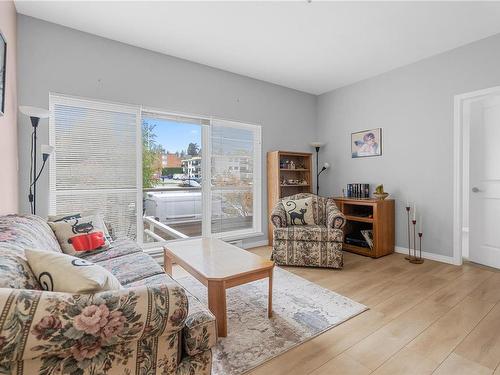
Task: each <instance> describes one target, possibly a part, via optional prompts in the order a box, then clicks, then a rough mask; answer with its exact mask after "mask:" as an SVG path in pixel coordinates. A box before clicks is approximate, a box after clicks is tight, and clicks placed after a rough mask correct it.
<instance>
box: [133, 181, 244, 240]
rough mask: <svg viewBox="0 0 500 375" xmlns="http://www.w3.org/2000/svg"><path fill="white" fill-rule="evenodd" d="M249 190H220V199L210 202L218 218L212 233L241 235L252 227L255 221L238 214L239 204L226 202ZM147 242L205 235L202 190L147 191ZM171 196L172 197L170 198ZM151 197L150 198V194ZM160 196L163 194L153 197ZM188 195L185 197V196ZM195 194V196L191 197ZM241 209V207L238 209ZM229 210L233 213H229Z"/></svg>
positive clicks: (145, 215)
mask: <svg viewBox="0 0 500 375" xmlns="http://www.w3.org/2000/svg"><path fill="white" fill-rule="evenodd" d="M249 189H251V187H249V186H240V187H234V186H233V187H229V186H228V187H217V189H216V190H214V191H213V192H214V193H215V195H214V197H218V198H216V199H215V200H213V201H212V202H211V204H212V210H213V212H215V213H216V214H215V215H214V216H213V217H212V221H211V227H212V232H213V233H223V232H230V231H235V230H236V231H238V230H242V229H247V228H251V227H252V220H253V217H252V215H251V213H250V214H248V213H240V214H238V213H237V211H238V210H237V208H238V204H236V206H235V204H234V201H227V200H226V196H227V195H226V194H232V193H234V192H238V191H243V192H244V191H248V190H249ZM143 191H144V193H145V197H144V207H145V211H144V215H143V224H144V236H143V237H144V242H157V241H168V240H174V239H182V238H189V237H197V236H201V234H202V211H201V210H202V201H201V200H202V197H201V187H179V186H174V187H170V188H169V187H158V188H150V189H144V190H143ZM169 192H172V193H173V194H167V193H169ZM148 193H150V194H148ZM151 193H160V194H151ZM183 193H186V194H183ZM189 193H193V194H189ZM239 209H241V207H239ZM227 210H232V211H229V212H231V213H228V211H227Z"/></svg>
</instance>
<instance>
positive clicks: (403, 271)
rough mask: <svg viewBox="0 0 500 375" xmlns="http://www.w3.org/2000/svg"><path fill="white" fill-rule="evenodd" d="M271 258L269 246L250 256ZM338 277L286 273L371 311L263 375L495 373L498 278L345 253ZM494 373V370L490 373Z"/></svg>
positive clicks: (499, 366) (499, 349) (499, 334)
mask: <svg viewBox="0 0 500 375" xmlns="http://www.w3.org/2000/svg"><path fill="white" fill-rule="evenodd" d="M252 251H253V252H255V253H256V254H259V255H262V256H266V257H267V256H269V254H270V252H271V248H270V247H261V248H256V249H253V250H252ZM344 258H345V261H344V262H345V266H344V269H343V270H341V271H338V270H326V269H312V268H296V267H286V269H287V270H288V271H291V272H293V273H295V274H297V275H299V276H302V277H304V278H306V279H308V280H310V281H313V282H315V283H317V284H319V285H321V286H323V287H325V288H328V289H331V290H333V291H335V292H337V293H340V294H342V295H344V296H347V297H349V298H351V299H353V300H355V301H358V302H361V303H363V304H365V305H367V306H368V307H369V308H370V310H368V311H366V312H365V313H363V314H361V315H359V316H357V317H354V318H353V319H351V320H349V321H347V322H345V323H344V324H341V325H339V326H337V327H335V328H333V329H331V330H330V331H328V332H326V333H324V334H322V335H320V336H318V337H316V338H314V339H312V340H310V341H308V342H306V343H304V344H303V345H300V346H298V347H297V348H295V349H292V350H290V351H288V352H286V353H284V354H282V355H281V356H279V357H277V358H275V359H273V360H271V361H269V362H267V363H265V364H264V365H262V366H260V367H259V368H257V369H256V370H254V371H253V372H252V373H251V374H252V375H261V374H266V375H268V374H273V375H274V374H276V375H277V374H287V375H292V374H312V375H322V374H325V375H326V374H329V375H331V374H342V375H348V374H356V375H361V374H370V373H374V374H419V375H420V374H431V373H435V374H440V375H444V374H453V375H460V374H493V373H495V375H497V374H500V273H499V272H495V271H494V270H491V269H486V268H484V267H478V266H475V265H472V264H465V265H463V266H461V267H457V266H452V265H448V264H444V263H439V262H432V261H428V260H426V261H425V263H424V264H422V265H414V264H410V263H408V262H407V261H405V260H404V256H403V255H401V254H392V255H389V256H386V257H383V258H379V259H371V258H366V257H362V256H359V255H354V254H351V253H346V254H345V257H344ZM495 371H496V372H495Z"/></svg>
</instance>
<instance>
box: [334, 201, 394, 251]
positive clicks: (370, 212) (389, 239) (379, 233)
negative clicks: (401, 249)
mask: <svg viewBox="0 0 500 375" xmlns="http://www.w3.org/2000/svg"><path fill="white" fill-rule="evenodd" d="M334 199H335V203H336V204H337V206H338V208H339V209H340V210H341V211H342V213H343V214H344V215H345V217H346V219H347V222H346V225H345V228H344V237H345V236H346V235H348V234H349V233H358V232H360V231H361V230H364V229H371V230H373V248H372V249H370V248H369V247H363V246H357V245H353V244H348V243H345V242H344V245H343V249H344V250H346V251H350V252H353V253H356V254H361V255H365V256H369V257H372V258H379V257H381V256H384V255H388V254H391V253H393V252H394V241H395V239H394V237H395V230H394V200H393V199H384V200H379V199H373V198H343V197H337V198H334ZM344 241H345V238H344Z"/></svg>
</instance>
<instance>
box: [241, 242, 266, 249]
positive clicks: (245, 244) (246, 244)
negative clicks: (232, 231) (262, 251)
mask: <svg viewBox="0 0 500 375" xmlns="http://www.w3.org/2000/svg"><path fill="white" fill-rule="evenodd" d="M267 245H269V241H268V240H260V241H252V242H245V241H243V248H244V249H251V248H253V247H260V246H267Z"/></svg>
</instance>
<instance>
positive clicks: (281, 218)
mask: <svg viewBox="0 0 500 375" xmlns="http://www.w3.org/2000/svg"><path fill="white" fill-rule="evenodd" d="M271 223H273V225H274V227H275V228H286V226H287V223H286V212H285V208H284V207H283V204H282V203H281V202H278V204H276V206H274V208H273V211H272V212H271Z"/></svg>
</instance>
